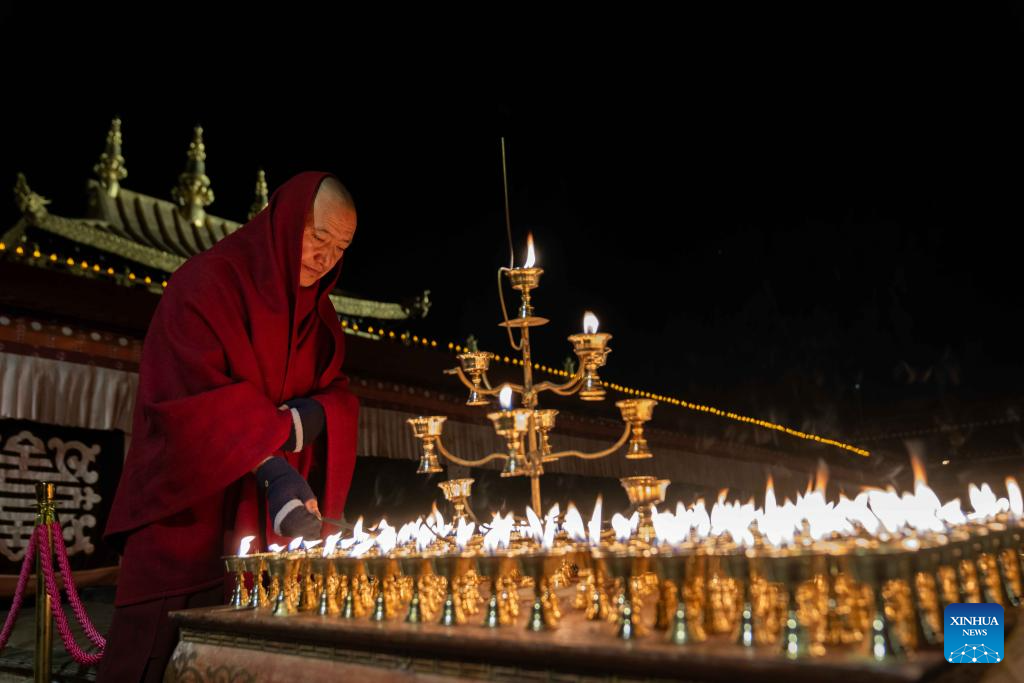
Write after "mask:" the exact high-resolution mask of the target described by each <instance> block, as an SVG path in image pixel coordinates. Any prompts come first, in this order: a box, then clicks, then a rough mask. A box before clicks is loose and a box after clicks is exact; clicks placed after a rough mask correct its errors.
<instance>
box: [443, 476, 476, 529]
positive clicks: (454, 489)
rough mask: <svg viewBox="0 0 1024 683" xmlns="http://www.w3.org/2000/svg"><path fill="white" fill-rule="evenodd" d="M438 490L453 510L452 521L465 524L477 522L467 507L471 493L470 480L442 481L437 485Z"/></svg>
mask: <svg viewBox="0 0 1024 683" xmlns="http://www.w3.org/2000/svg"><path fill="white" fill-rule="evenodd" d="M437 486H438V488H439V489H441V491H442V492H443V493H444V498H445V500H447V501H448V502H449V503H451V504H452V507H453V508H454V509H455V515H454V518H453V519H454V520H455V521H458V520H460V519H463V520H466V521H467V522H468V521H470V520H472V521H474V522H475V521H477V518H476V515H475V514H473V510H472V509H471V508H470V507H469V496H470V495H471V493H472V491H473V480H472V479H449V480H448V481H442V482H440V483H439V484H438V485H437Z"/></svg>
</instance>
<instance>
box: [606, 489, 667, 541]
mask: <svg viewBox="0 0 1024 683" xmlns="http://www.w3.org/2000/svg"><path fill="white" fill-rule="evenodd" d="M619 482H620V483H621V484H622V488H624V489H626V497H627V498H629V502H630V504H631V505H632V506H633V508H634V509H636V510H637V511H638V512H639V513H640V525H639V527H638V528H637V536H638V537H639V538H640V540H641V541H643V542H644V543H649V542H650V541H651V539H653V538H654V522H653V519H652V513H651V508H652V507H653V506H655V505H660V504H661V503H663V502H665V490H666V489H667V488H668V485H669V484H671V483H672V482H671V481H669V480H668V479H656V478H655V477H650V476H637V477H623V478H622V479H619Z"/></svg>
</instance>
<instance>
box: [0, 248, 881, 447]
mask: <svg viewBox="0 0 1024 683" xmlns="http://www.w3.org/2000/svg"><path fill="white" fill-rule="evenodd" d="M10 251H12V250H10V249H8V247H7V245H6V244H4V243H3V242H0V253H9V252H10ZM13 253H14V254H15V256H17V257H21V258H28V259H32V260H43V259H47V260H49V261H50V262H51V264H57V265H59V264H61V263H63V264H64V265H65V266H66V267H67V268H68V269H69V270H73V269H76V268H77V269H79V270H81V271H92V272H93V273H97V274H100V275H107V276H111V277H118V276H119V275H120V276H122V277H123V278H127V280H128V281H129V282H130V283H140V284H146V285H151V284H152V283H153V279H152V278H151V277H150V276H149V275H144V276H142V277H140V276H139V275H137V274H136V273H135V272H133V271H131V270H128V271H127V272H126V273H120V274H119V273H118V272H117V271H115V270H114V269H113V268H107V269H106V270H103V269H102V268H101V267H100V266H99V265H98V264H92V265H91V266H90V264H89V263H88V262H87V261H84V260H82V261H78V262H76V261H75V259H73V258H71V257H67V258H63V257H61V256H59V255H58V254H56V253H51V254H49V255H48V256H44V255H43V253H42V252H41V251H40V250H39V249H38V248H33V249H32V251H29V250H28V249H26V248H25V247H23V246H21V245H18V246H17V247H15V248H14V249H13ZM160 286H161V287H166V286H167V280H162V281H161V282H160ZM341 326H342V328H343V329H344V331H345V332H346V333H347V334H352V335H357V336H360V337H364V338H368V339H373V340H377V341H394V342H401V343H403V344H407V345H411V346H422V347H425V348H434V349H436V348H438V347H439V346H440V347H442V348H447V350H448V351H452V352H454V353H462V352H463V351H468V350H470V349H469V348H468V347H463V345H462V344H456V343H454V342H448V343H447V344H446V345H445V344H443V343H439V342H438V341H437V340H434V339H429V338H427V337H421V336H420V335H415V334H411V333H409V332H396V331H395V330H388V329H385V328H383V327H376V326H373V325H366V326H365V329H361V328H360V325H359V323H358V322H356V321H353V320H350V319H346V318H342V320H341ZM492 362H493V363H498V364H501V363H504V364H506V365H520V366H521V365H522V364H523V361H522V360H520V359H518V358H510V357H509V356H497V355H496V356H495V357H494V359H493V360H492ZM532 366H533V370H534V371H538V372H544V373H548V374H550V375H553V376H555V377H569V376H571V373H569V372H568V371H566V370H561V369H558V368H555V367H552V366H549V365H545V364H543V363H533V364H532ZM605 386H606V387H607V388H608V389H611V390H613V391H616V392H619V393H621V394H624V395H627V396H633V397H637V398H651V399H654V400H656V401H659V402H660V403H663V404H666V405H672V406H676V407H679V408H683V409H686V410H692V411H695V412H699V413H706V414H709V415H714V416H716V417H720V418H723V419H726V420H732V421H734V422H740V423H743V424H748V425H753V426H755V427H760V428H762V429H771V430H774V431H777V432H780V433H783V434H786V435H787V436H792V437H795V438H798V439H803V440H806V441H813V442H815V443H820V444H822V445H826V446H833V447H835V448H839V449H842V450H845V451H848V452H850V453H855V454H857V455H860V456H863V457H868V456H870V455H871V452H870V451H868V450H866V449H863V448H859V447H857V446H854V445H852V444H848V443H844V442H842V441H839V440H837V439H830V438H827V437H824V436H819V435H817V434H810V433H808V432H804V431H801V430H799V429H793V428H792V427H787V426H785V425H782V424H778V423H776V422H771V421H770V420H762V419H760V418H756V417H750V416H748V415H741V414H740V413H736V412H733V411H730V410H723V409H721V408H716V407H715V406H710V405H705V404H702V403H694V402H692V401H687V400H684V399H681V398H676V397H674V396H669V395H666V394H659V393H654V392H650V391H644V390H642V389H635V388H633V387H629V386H625V385H622V384H617V383H613V382H606V383H605Z"/></svg>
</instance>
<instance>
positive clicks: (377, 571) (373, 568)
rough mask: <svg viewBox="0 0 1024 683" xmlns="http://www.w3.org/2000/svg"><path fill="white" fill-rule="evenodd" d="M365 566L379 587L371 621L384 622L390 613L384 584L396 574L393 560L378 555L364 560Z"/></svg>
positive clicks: (368, 574) (367, 572)
mask: <svg viewBox="0 0 1024 683" xmlns="http://www.w3.org/2000/svg"><path fill="white" fill-rule="evenodd" d="M363 564H364V565H365V566H366V574H367V576H371V577H373V580H374V583H375V584H376V587H377V591H376V592H377V596H376V598H375V599H374V602H373V611H372V612H371V613H370V621H378V622H379V621H384V620H385V619H387V613H388V609H387V608H388V602H387V590H386V589H385V586H384V582H385V579H387V578H388V577H389V576H391V575H392V574H394V572H393V571H392V570H391V558H389V557H387V556H386V555H385V556H381V555H376V556H373V557H367V558H366V559H364V560H363Z"/></svg>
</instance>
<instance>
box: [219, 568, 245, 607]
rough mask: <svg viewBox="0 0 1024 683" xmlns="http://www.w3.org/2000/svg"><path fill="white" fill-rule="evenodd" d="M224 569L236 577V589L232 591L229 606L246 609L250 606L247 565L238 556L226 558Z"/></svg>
mask: <svg viewBox="0 0 1024 683" xmlns="http://www.w3.org/2000/svg"><path fill="white" fill-rule="evenodd" d="M224 567H225V569H227V571H228V573H229V574H234V575H235V587H234V588H233V589H232V591H231V599H230V600H228V605H229V606H231V607H232V608H233V609H246V608H247V607H248V606H249V604H248V603H249V592H248V591H247V590H245V565H244V562H243V558H241V557H238V556H237V555H232V556H230V557H225V558H224Z"/></svg>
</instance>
